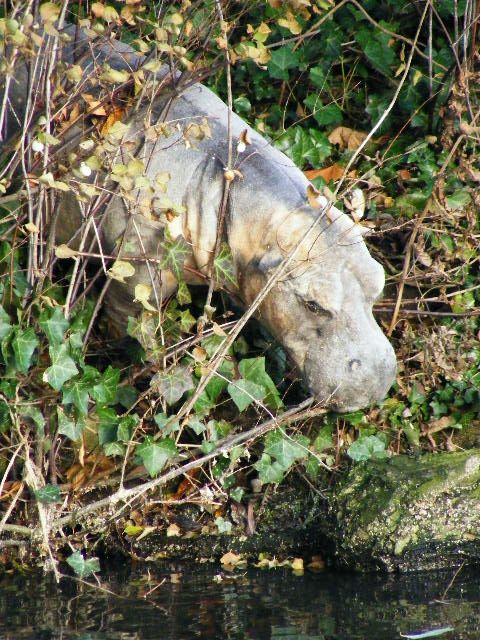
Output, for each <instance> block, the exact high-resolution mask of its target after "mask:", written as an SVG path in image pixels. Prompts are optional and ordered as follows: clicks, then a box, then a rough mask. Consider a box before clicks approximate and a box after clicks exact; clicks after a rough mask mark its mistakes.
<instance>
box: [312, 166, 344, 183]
mask: <svg viewBox="0 0 480 640" xmlns="http://www.w3.org/2000/svg"><path fill="white" fill-rule="evenodd" d="M344 171H345V169H344V168H343V167H341V166H340V165H339V164H331V165H330V166H329V167H324V168H323V169H309V170H308V171H304V172H303V173H304V174H305V176H306V177H307V178H308V179H309V180H315V178H323V179H324V180H325V182H335V180H340V178H341V177H342V176H343V173H344Z"/></svg>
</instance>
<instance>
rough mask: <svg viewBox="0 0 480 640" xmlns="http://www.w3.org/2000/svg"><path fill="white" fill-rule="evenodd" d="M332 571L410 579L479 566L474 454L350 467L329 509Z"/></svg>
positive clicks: (477, 456)
mask: <svg viewBox="0 0 480 640" xmlns="http://www.w3.org/2000/svg"><path fill="white" fill-rule="evenodd" d="M329 513H330V522H331V529H330V532H329V537H330V539H331V541H332V545H333V547H334V550H335V551H334V554H335V559H336V563H337V564H339V565H340V566H343V567H347V568H350V569H355V570H378V569H382V570H386V571H396V570H397V571H417V570H427V569H440V568H444V567H452V566H459V565H461V564H463V563H466V564H474V563H479V562H480V449H473V450H470V451H465V452H458V453H438V454H429V455H425V456H422V457H421V458H418V459H415V458H409V457H407V456H396V457H393V458H390V459H388V460H378V461H369V462H366V463H361V464H357V465H355V466H354V467H353V468H352V469H351V471H350V472H349V473H348V474H346V475H345V476H344V477H343V478H342V479H341V481H340V482H339V483H338V484H337V486H336V488H335V491H334V493H333V495H332V499H331V501H330V505H329Z"/></svg>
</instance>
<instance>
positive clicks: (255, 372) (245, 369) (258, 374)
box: [238, 357, 283, 409]
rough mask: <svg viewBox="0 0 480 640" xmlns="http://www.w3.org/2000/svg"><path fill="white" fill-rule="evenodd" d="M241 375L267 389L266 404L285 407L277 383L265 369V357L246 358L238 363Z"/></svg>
mask: <svg viewBox="0 0 480 640" xmlns="http://www.w3.org/2000/svg"><path fill="white" fill-rule="evenodd" d="M238 370H239V371H240V375H241V376H242V378H245V380H250V381H251V382H255V384H259V385H260V386H262V387H263V388H264V389H265V391H266V395H265V400H264V402H265V404H266V405H267V406H269V407H271V408H272V409H281V408H282V407H283V402H282V399H281V398H280V394H279V393H278V389H277V387H276V386H275V383H274V382H273V380H272V379H271V377H270V376H269V375H268V373H267V372H266V371H265V358H264V357H260V358H244V359H243V360H241V362H240V364H239V365H238Z"/></svg>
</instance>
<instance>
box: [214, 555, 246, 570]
mask: <svg viewBox="0 0 480 640" xmlns="http://www.w3.org/2000/svg"><path fill="white" fill-rule="evenodd" d="M220 562H221V563H222V564H223V566H224V567H232V568H233V567H240V566H245V565H246V564H247V561H246V560H245V558H244V557H243V556H242V555H241V554H236V553H233V551H228V552H227V553H225V554H224V555H223V556H222V557H221V558H220Z"/></svg>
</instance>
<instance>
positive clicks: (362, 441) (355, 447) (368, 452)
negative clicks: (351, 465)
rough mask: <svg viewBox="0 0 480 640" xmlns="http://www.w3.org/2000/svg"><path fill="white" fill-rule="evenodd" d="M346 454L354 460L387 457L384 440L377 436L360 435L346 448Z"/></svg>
mask: <svg viewBox="0 0 480 640" xmlns="http://www.w3.org/2000/svg"><path fill="white" fill-rule="evenodd" d="M347 454H348V455H349V456H350V458H351V459H352V460H354V461H355V462H363V461H364V460H371V459H372V458H373V459H376V460H378V459H382V458H388V456H389V454H388V451H386V446H385V442H383V440H381V439H380V438H379V437H378V436H360V437H359V438H358V439H357V440H355V442H354V443H353V444H351V445H350V446H349V448H348V449H347Z"/></svg>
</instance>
